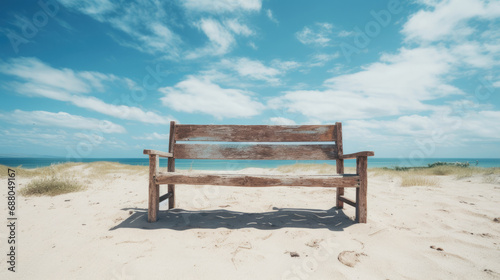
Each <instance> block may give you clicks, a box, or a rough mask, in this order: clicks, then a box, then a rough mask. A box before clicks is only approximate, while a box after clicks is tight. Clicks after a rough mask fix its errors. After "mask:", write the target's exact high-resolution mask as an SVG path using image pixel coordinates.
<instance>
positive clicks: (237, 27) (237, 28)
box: [224, 19, 254, 36]
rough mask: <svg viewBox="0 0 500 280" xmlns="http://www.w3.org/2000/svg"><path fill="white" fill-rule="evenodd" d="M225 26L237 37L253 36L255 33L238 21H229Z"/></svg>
mask: <svg viewBox="0 0 500 280" xmlns="http://www.w3.org/2000/svg"><path fill="white" fill-rule="evenodd" d="M224 24H225V25H226V26H227V27H228V28H229V30H231V31H233V33H235V34H237V35H243V36H251V35H253V34H254V32H253V31H252V30H251V29H250V28H249V27H248V26H246V25H245V24H241V23H240V22H239V21H238V20H237V19H229V20H226V21H224Z"/></svg>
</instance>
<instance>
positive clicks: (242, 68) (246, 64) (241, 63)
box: [221, 58, 281, 83]
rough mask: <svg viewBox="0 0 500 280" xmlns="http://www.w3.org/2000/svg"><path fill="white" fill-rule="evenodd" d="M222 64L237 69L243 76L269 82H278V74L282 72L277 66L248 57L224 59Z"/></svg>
mask: <svg viewBox="0 0 500 280" xmlns="http://www.w3.org/2000/svg"><path fill="white" fill-rule="evenodd" d="M221 65H223V66H224V67H228V68H231V69H233V70H235V71H237V72H238V74H239V75H240V76H242V77H248V78H251V79H254V80H262V81H267V82H269V83H278V82H279V79H278V78H277V76H278V75H280V74H281V72H280V71H279V70H278V69H276V68H273V67H268V66H265V65H264V64H263V63H262V62H260V61H258V60H251V59H248V58H239V59H231V60H230V59H224V60H222V61H221Z"/></svg>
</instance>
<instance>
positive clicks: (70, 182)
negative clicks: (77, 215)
mask: <svg viewBox="0 0 500 280" xmlns="http://www.w3.org/2000/svg"><path fill="white" fill-rule="evenodd" d="M75 165H76V164H73V163H71V164H57V165H51V166H48V167H44V168H36V169H21V168H17V169H16V173H17V175H18V176H19V177H21V176H25V177H29V176H27V174H29V175H31V176H33V177H34V178H33V179H32V180H31V181H30V182H29V183H28V184H27V185H26V186H25V187H24V188H22V189H21V190H20V191H19V193H20V194H21V195H23V196H41V195H48V196H55V195H60V194H65V193H71V192H77V191H81V190H84V189H85V188H84V186H83V185H82V184H81V183H79V182H78V181H77V180H76V179H75V178H74V177H71V176H70V174H69V170H68V169H70V168H71V167H74V166H75ZM18 171H21V172H18Z"/></svg>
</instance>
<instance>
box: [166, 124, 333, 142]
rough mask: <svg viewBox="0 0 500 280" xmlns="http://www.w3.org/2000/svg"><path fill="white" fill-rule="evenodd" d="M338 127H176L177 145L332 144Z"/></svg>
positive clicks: (180, 125)
mask: <svg viewBox="0 0 500 280" xmlns="http://www.w3.org/2000/svg"><path fill="white" fill-rule="evenodd" d="M335 139H336V129H335V125H186V124H185V125H182V124H179V125H176V126H175V140H176V141H218V142H329V141H335Z"/></svg>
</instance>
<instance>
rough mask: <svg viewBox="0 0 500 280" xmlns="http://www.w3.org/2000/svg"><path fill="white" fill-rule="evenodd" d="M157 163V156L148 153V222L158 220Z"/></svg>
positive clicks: (158, 189)
mask: <svg viewBox="0 0 500 280" xmlns="http://www.w3.org/2000/svg"><path fill="white" fill-rule="evenodd" d="M158 165H159V158H158V156H157V155H149V195H148V222H150V223H154V222H156V221H157V220H158V209H159V208H160V185H158V184H156V181H155V177H156V175H157V174H158V170H157V168H158Z"/></svg>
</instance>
